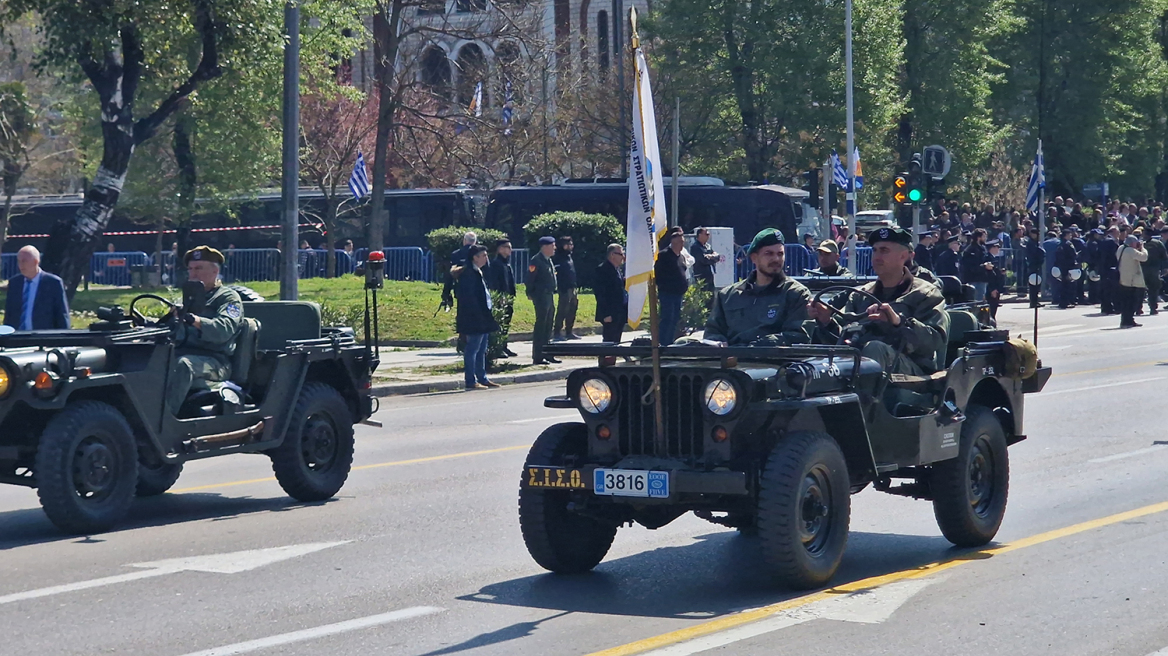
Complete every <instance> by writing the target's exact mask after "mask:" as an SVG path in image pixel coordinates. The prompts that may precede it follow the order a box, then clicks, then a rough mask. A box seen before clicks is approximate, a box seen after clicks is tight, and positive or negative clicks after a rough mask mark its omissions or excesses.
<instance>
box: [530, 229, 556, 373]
mask: <svg viewBox="0 0 1168 656" xmlns="http://www.w3.org/2000/svg"><path fill="white" fill-rule="evenodd" d="M544 239H548V238H547V237H545V238H544ZM541 241H542V240H541ZM552 243H555V242H554V240H553V242H552ZM556 289H557V285H556V266H555V264H553V263H552V260H551V258H550V257H548V256H546V255H544V254H543V253H536V254H535V255H534V256H532V258H531V260H529V262H528V266H527V298H530V299H531V302H532V303H534V304H535V331H534V335H532V344H531V359H532V361H533V362H535V363H536V364H540V363H542V362H544V361H545V358H544V355H543V347H544V346H546V345H547V343H548V340H549V339H551V336H552V323H553V322H554V321H555V317H556V300H555V299H556Z"/></svg>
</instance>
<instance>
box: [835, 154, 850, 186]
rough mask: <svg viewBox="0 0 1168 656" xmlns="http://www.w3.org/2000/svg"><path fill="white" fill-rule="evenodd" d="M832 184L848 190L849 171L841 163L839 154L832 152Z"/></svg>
mask: <svg viewBox="0 0 1168 656" xmlns="http://www.w3.org/2000/svg"><path fill="white" fill-rule="evenodd" d="M831 182H832V184H834V185H835V186H837V187H842V188H844V189H847V188H848V171H847V169H845V168H844V163H843V162H841V161H840V156H839V153H837V152H835V151H834V150H833V151H831Z"/></svg>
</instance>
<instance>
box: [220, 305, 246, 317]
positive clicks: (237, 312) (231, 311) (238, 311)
mask: <svg viewBox="0 0 1168 656" xmlns="http://www.w3.org/2000/svg"><path fill="white" fill-rule="evenodd" d="M223 311H224V312H226V313H227V316H229V317H231V318H232V319H238V318H240V317H242V316H243V307H242V306H241V305H240V304H239V303H236V302H235V301H232V302H230V303H228V304H227V307H225V308H223Z"/></svg>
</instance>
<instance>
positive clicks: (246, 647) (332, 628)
mask: <svg viewBox="0 0 1168 656" xmlns="http://www.w3.org/2000/svg"><path fill="white" fill-rule="evenodd" d="M444 610H446V609H445V608H437V607H435V606H415V607H413V608H404V609H402V610H395V611H393V612H389V613H382V614H380V615H370V616H368V617H358V618H357V619H353V620H345V621H344V622H337V623H336V624H325V625H324V626H318V627H316V628H312V629H303V630H301V631H292V632H291V633H281V634H279V635H274V636H269V637H267V638H259V639H258V640H248V641H247V642H237V643H235V644H233V645H224V646H222V647H214V648H212V649H204V650H203V651H194V652H191V653H189V654H184V655H183V656H235V654H247V653H250V652H253V651H259V650H261V649H268V648H269V647H279V646H281V645H288V644H292V643H294V642H304V641H305V640H315V639H316V638H324V637H326V636H332V635H337V634H338V633H348V632H349V631H359V630H361V629H368V628H371V627H374V626H381V625H383V624H391V623H393V622H401V621H404V620H409V619H413V618H415V617H424V616H426V615H433V614H435V613H441V612H443V611H444Z"/></svg>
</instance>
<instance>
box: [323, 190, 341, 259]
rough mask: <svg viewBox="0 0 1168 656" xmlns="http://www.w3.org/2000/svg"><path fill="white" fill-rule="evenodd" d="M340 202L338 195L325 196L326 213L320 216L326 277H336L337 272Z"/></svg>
mask: <svg viewBox="0 0 1168 656" xmlns="http://www.w3.org/2000/svg"><path fill="white" fill-rule="evenodd" d="M338 205H340V202H339V201H338V200H337V199H336V196H329V195H326V196H325V201H324V215H323V216H321V217H320V221H321V223H323V224H324V234H325V240H324V277H325V278H335V277H336V272H337V244H336V241H337V236H336V234H335V233H334V230H335V226H336V224H337V206H338Z"/></svg>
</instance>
